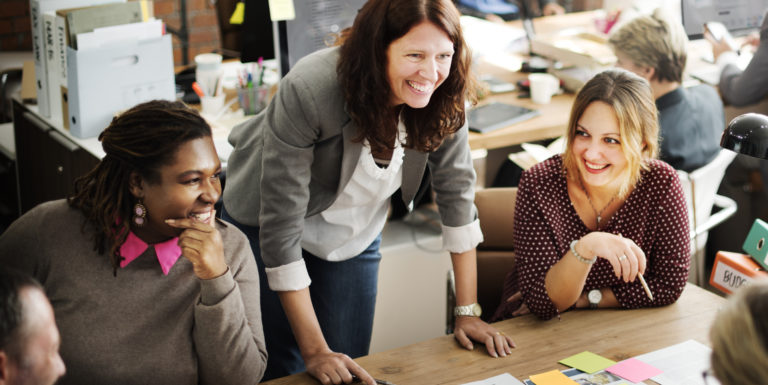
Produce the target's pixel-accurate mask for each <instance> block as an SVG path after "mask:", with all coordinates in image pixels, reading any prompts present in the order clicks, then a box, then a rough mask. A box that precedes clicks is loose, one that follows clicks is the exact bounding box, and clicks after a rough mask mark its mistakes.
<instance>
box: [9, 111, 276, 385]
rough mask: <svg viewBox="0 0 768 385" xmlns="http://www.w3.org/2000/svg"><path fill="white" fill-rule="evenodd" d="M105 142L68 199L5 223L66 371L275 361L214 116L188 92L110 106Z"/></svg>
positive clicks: (92, 379)
mask: <svg viewBox="0 0 768 385" xmlns="http://www.w3.org/2000/svg"><path fill="white" fill-rule="evenodd" d="M99 140H100V141H101V142H102V147H103V149H104V152H105V153H106V155H105V156H104V158H103V159H102V161H101V162H100V163H99V164H98V165H97V166H96V167H95V168H94V169H93V170H92V171H91V172H90V173H88V174H86V175H85V176H83V177H81V178H80V179H78V180H77V181H76V182H75V189H74V195H73V196H72V197H70V198H69V199H68V200H66V201H65V200H58V201H52V202H47V203H43V204H41V205H39V206H37V207H35V208H34V209H32V210H31V211H29V212H28V213H26V214H24V215H23V216H22V217H21V218H19V219H18V220H16V221H15V222H14V223H13V224H12V225H11V226H10V227H9V228H8V230H6V231H5V233H4V234H3V235H2V236H0V265H9V266H14V267H17V268H19V269H21V270H23V271H26V272H29V273H30V274H33V275H34V276H35V277H36V278H37V279H38V280H39V281H40V282H41V283H42V285H43V286H44V287H45V290H46V292H47V293H48V296H49V298H50V299H51V303H52V304H53V308H54V311H55V313H56V319H57V321H58V323H59V328H60V331H61V356H62V357H63V359H64V362H65V363H66V365H67V375H66V376H64V377H63V378H62V383H64V384H82V383H101V384H139V383H145V384H146V383H157V384H198V383H200V384H222V383H229V384H251V383H258V382H259V380H260V379H261V377H262V374H263V372H264V368H265V366H266V360H267V357H266V348H265V346H264V336H263V333H262V329H261V320H260V307H259V277H258V270H257V267H256V264H255V263H254V261H253V253H252V252H251V250H250V245H249V243H248V239H247V238H246V237H245V236H244V235H243V234H242V233H241V232H240V231H239V230H238V229H237V228H236V227H234V226H231V225H228V224H226V223H225V222H223V221H219V220H217V219H216V218H215V212H214V209H213V205H214V203H215V202H216V201H217V200H218V198H219V195H220V194H221V185H220V181H219V174H220V172H221V164H220V162H219V158H218V156H217V155H216V149H215V148H214V146H213V141H212V138H211V129H210V127H209V126H208V124H207V123H206V122H205V121H204V120H203V119H202V118H201V117H200V115H199V114H198V113H197V112H196V111H194V110H192V109H190V108H188V107H186V106H185V105H184V104H183V103H180V102H166V101H152V102H147V103H144V104H140V105H137V106H135V107H133V108H131V109H130V110H128V111H126V112H124V113H122V114H121V115H119V116H117V117H115V118H114V119H113V120H112V122H111V123H110V125H109V127H107V128H106V129H105V130H104V131H103V132H102V133H101V135H99Z"/></svg>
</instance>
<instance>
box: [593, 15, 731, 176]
mask: <svg viewBox="0 0 768 385" xmlns="http://www.w3.org/2000/svg"><path fill="white" fill-rule="evenodd" d="M608 43H609V44H610V46H611V48H613V51H614V53H615V54H616V58H617V61H616V66H617V67H620V68H624V69H626V70H629V71H632V72H634V73H635V74H637V75H639V76H640V77H642V78H644V79H645V80H647V81H648V83H649V84H650V85H651V92H652V94H653V98H654V99H655V101H656V107H657V108H658V110H659V128H660V133H659V141H660V142H661V148H660V150H659V159H661V160H663V161H664V162H667V163H669V165H670V166H672V167H674V168H675V169H677V170H683V171H686V172H691V171H693V170H696V169H698V168H699V167H701V166H704V165H705V164H707V163H709V162H711V161H712V160H713V159H715V157H716V156H717V154H719V153H720V136H721V135H722V133H723V128H725V113H724V111H723V102H722V100H720V95H718V94H717V90H715V88H714V87H712V86H710V85H707V84H700V85H696V86H693V87H683V85H682V81H683V70H684V69H685V63H686V60H687V57H688V54H687V50H688V48H687V45H688V36H687V35H686V33H685V30H684V29H683V26H682V24H680V22H679V21H674V20H672V19H671V18H669V17H668V16H667V15H666V14H665V13H664V12H663V11H662V9H660V8H659V9H657V10H656V11H654V13H653V15H644V16H639V17H637V18H635V19H632V20H631V21H629V22H628V23H627V24H624V25H623V26H622V27H621V28H620V29H619V30H618V31H616V32H614V33H613V34H611V37H610V39H609V40H608Z"/></svg>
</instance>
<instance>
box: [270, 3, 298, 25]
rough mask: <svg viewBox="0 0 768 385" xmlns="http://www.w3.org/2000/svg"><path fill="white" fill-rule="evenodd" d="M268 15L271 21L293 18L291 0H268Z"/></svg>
mask: <svg viewBox="0 0 768 385" xmlns="http://www.w3.org/2000/svg"><path fill="white" fill-rule="evenodd" d="M269 17H270V18H271V19H272V21H280V20H293V19H295V18H296V10H295V9H294V8H293V0H269Z"/></svg>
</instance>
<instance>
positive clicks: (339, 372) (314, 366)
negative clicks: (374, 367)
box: [304, 349, 376, 385]
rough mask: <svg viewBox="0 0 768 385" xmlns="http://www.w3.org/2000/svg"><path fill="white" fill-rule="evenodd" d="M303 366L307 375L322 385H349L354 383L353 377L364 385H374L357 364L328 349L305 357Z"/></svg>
mask: <svg viewBox="0 0 768 385" xmlns="http://www.w3.org/2000/svg"><path fill="white" fill-rule="evenodd" d="M304 365H305V366H306V367H307V373H309V374H310V375H312V377H315V378H317V380H318V381H320V382H321V383H323V385H329V384H342V383H343V384H351V383H352V382H353V381H354V379H353V377H352V376H353V375H354V376H356V377H357V378H358V379H359V380H360V381H362V382H363V383H365V384H368V385H376V380H374V379H373V377H371V375H370V374H368V372H366V371H365V369H363V368H362V367H361V366H360V365H358V364H357V362H355V361H352V359H351V358H349V356H347V355H346V354H343V353H336V352H333V351H331V350H330V349H326V350H323V351H320V352H317V353H314V354H311V355H307V356H305V357H304Z"/></svg>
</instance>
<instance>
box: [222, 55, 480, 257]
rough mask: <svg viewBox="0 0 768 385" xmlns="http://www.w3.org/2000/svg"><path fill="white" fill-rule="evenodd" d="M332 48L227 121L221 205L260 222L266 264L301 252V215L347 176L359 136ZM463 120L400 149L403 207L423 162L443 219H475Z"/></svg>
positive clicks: (333, 194)
mask: <svg viewBox="0 0 768 385" xmlns="http://www.w3.org/2000/svg"><path fill="white" fill-rule="evenodd" d="M338 58H339V50H338V48H328V49H324V50H321V51H318V52H316V53H314V54H311V55H309V56H307V57H305V58H303V59H302V60H300V61H299V62H298V63H296V66H295V67H294V68H292V69H291V71H290V72H289V73H288V74H287V75H286V76H285V77H284V78H283V79H282V80H281V82H280V87H279V90H278V92H277V94H276V95H275V97H274V98H273V100H272V102H271V103H270V104H269V106H268V107H267V108H266V109H265V110H264V111H262V112H261V113H260V114H258V115H257V116H256V117H254V118H253V119H251V120H249V121H247V122H245V123H243V124H240V125H238V126H237V127H235V128H233V130H232V133H231V134H230V136H229V142H230V143H231V144H232V146H234V151H233V152H232V154H231V155H230V157H229V160H228V163H227V184H226V188H225V189H224V205H225V207H226V208H227V212H228V213H229V214H230V215H231V216H232V217H233V218H235V219H236V220H237V221H238V222H240V223H243V224H246V225H249V226H260V235H259V237H260V242H261V255H262V258H263V260H264V264H265V265H266V266H267V267H277V266H282V265H286V264H289V263H292V262H295V261H298V260H300V259H301V258H302V256H301V234H302V231H303V226H304V218H306V217H309V216H312V215H315V214H317V213H320V212H321V211H323V210H325V209H326V208H328V207H329V206H330V205H331V204H332V203H333V202H334V201H335V200H336V198H337V197H338V196H339V194H340V193H341V192H342V191H343V190H344V187H345V186H346V184H347V182H349V179H350V178H351V177H352V172H353V171H354V169H355V165H356V164H357V161H358V159H359V158H360V153H361V150H362V144H361V143H355V142H352V139H353V138H354V137H355V136H356V135H357V132H358V129H357V126H356V125H355V124H354V123H353V122H352V121H351V119H350V117H349V115H348V114H347V113H346V111H345V108H344V106H345V101H344V97H343V95H342V91H341V88H340V86H339V82H338V78H337V74H336V63H337V61H338ZM467 132H468V131H467V124H465V125H464V126H463V127H462V128H461V129H460V130H459V131H458V132H456V133H455V134H454V135H452V136H451V137H449V138H447V139H446V140H445V141H444V142H443V144H442V145H441V146H440V148H438V149H437V150H436V151H434V152H432V153H425V152H421V151H416V150H412V149H406V150H405V158H404V161H403V181H402V186H401V189H402V195H403V200H404V201H405V203H406V205H408V206H409V207H410V206H411V205H412V200H413V198H414V196H415V195H416V193H417V190H418V187H419V184H420V182H421V179H422V177H423V175H424V171H425V169H426V166H427V164H429V169H430V172H431V174H432V187H433V189H434V191H435V193H436V202H437V204H438V207H439V210H440V216H441V220H442V223H443V225H445V226H449V227H459V226H464V225H467V224H470V223H472V222H473V221H474V220H475V219H476V218H477V212H476V210H475V207H474V204H473V199H474V184H475V172H474V169H473V167H472V159H471V156H470V149H469V143H468V141H467Z"/></svg>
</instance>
